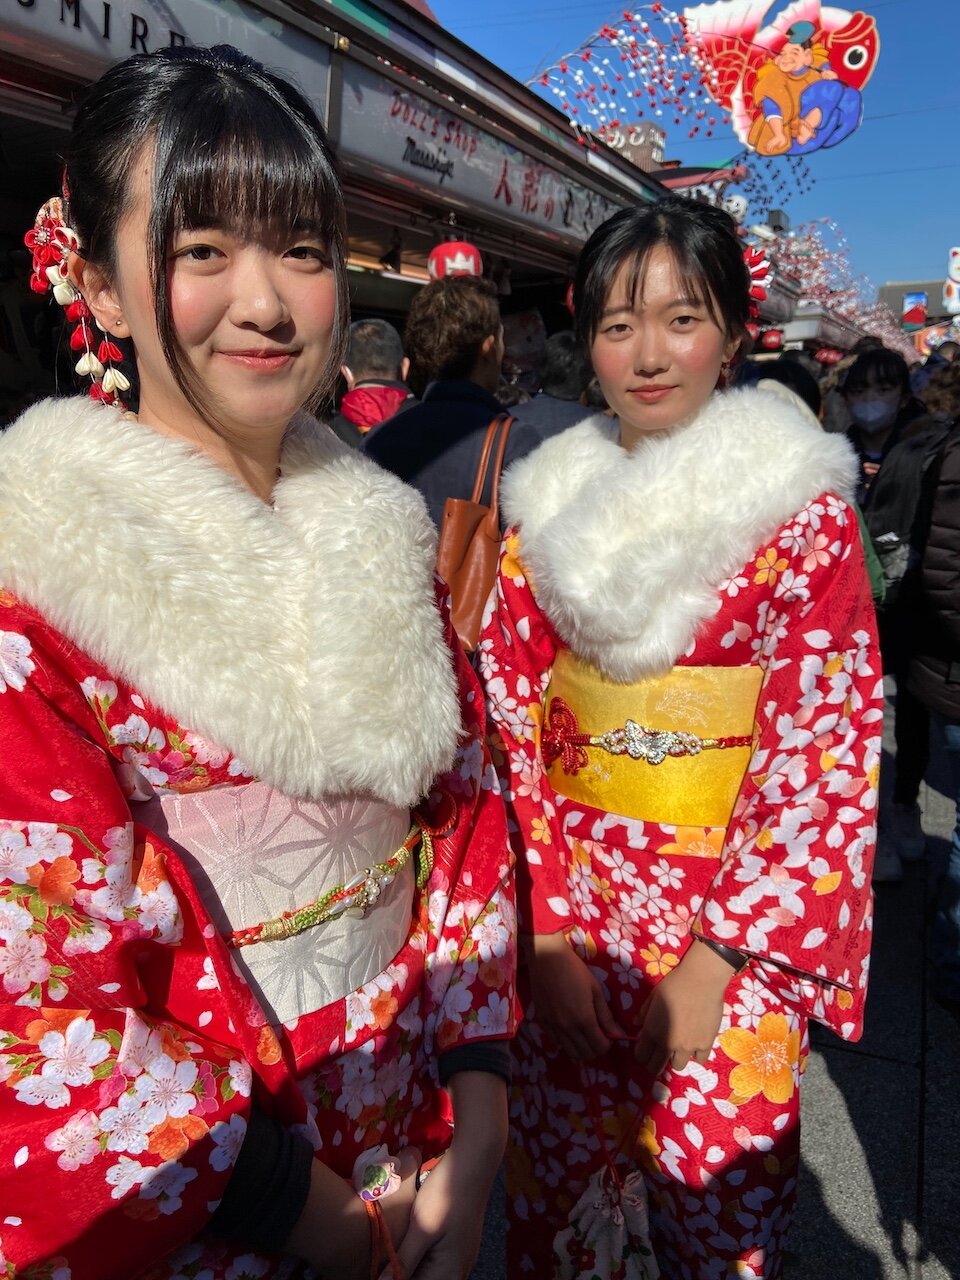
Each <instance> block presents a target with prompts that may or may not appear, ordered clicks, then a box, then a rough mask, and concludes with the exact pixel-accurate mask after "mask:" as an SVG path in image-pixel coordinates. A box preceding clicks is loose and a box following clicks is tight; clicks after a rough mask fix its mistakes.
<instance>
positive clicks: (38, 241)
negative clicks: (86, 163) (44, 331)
mask: <svg viewBox="0 0 960 1280" xmlns="http://www.w3.org/2000/svg"><path fill="white" fill-rule="evenodd" d="M23 242H24V244H25V245H26V246H27V248H28V249H29V250H30V251H31V253H32V254H33V271H32V273H31V275H30V288H31V289H32V290H33V291H34V293H50V292H52V293H53V296H54V298H55V299H56V301H57V302H59V304H60V305H61V307H63V308H64V310H65V311H66V315H67V320H68V322H69V323H70V324H72V325H75V326H76V327H75V328H74V330H73V332H72V333H71V335H70V349H71V350H72V351H77V352H80V357H79V359H78V360H77V363H76V365H75V366H74V367H75V369H76V371H77V373H78V374H80V376H81V377H86V378H90V379H91V386H90V395H91V397H92V398H93V399H94V400H101V401H103V403H104V404H122V403H123V401H122V398H121V397H122V395H123V392H125V391H129V389H130V382H129V380H128V379H127V378H126V377H125V376H124V374H122V373H121V372H120V370H119V369H115V368H114V364H115V362H117V361H120V360H122V359H123V352H122V351H121V350H120V348H119V347H118V346H117V344H116V343H115V342H111V341H110V339H109V338H108V337H107V336H106V331H105V330H104V329H103V326H102V325H101V324H100V323H99V321H97V320H95V319H94V317H93V313H92V312H91V310H90V308H89V307H88V306H87V303H86V301H85V300H84V298H83V296H82V295H81V294H80V292H79V290H78V289H76V288H75V287H74V285H73V284H71V282H70V278H69V275H68V259H69V257H70V254H71V253H78V252H79V251H80V240H79V238H78V236H77V233H76V232H75V231H74V230H73V228H72V227H68V226H67V224H66V222H65V221H64V216H63V201H62V200H61V198H60V197H59V196H54V197H53V199H52V200H48V201H47V203H46V204H45V205H43V207H42V208H41V209H40V211H39V213H38V214H37V216H36V218H35V220H34V224H33V230H32V231H28V232H27V234H26V235H25V236H24V237H23ZM94 325H96V327H97V328H98V329H100V331H101V333H103V334H104V336H103V337H102V338H101V339H100V340H99V342H96V349H94V343H95V338H96V335H95V334H94V331H93V327H92V326H94Z"/></svg>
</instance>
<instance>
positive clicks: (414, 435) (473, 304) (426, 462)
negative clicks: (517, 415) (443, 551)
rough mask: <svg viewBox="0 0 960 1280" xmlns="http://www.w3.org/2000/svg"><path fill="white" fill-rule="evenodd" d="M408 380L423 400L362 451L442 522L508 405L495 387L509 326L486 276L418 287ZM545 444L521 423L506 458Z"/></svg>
mask: <svg viewBox="0 0 960 1280" xmlns="http://www.w3.org/2000/svg"><path fill="white" fill-rule="evenodd" d="M404 340H405V345H406V349H407V355H408V356H409V358H410V374H409V377H410V384H411V386H412V387H413V389H414V390H415V391H420V389H421V388H424V387H425V388H426V389H425V390H424V391H423V399H422V401H421V403H420V404H418V405H415V406H414V407H413V408H412V409H407V410H405V411H404V412H403V413H401V414H400V415H398V416H397V417H394V418H391V419H390V420H389V421H387V422H384V423H381V425H380V426H379V427H376V428H374V430H372V431H371V432H370V434H369V435H368V436H367V437H366V439H365V440H364V442H363V452H364V453H365V454H367V456H368V457H370V458H373V460H374V461H375V462H378V463H379V464H380V465H381V466H382V467H385V468H386V470H387V471H392V472H393V473H394V475H396V476H399V477H400V479H401V480H406V481H407V483H408V484H411V485H413V487H414V488H415V489H419V490H420V492H421V493H422V494H423V496H424V498H425V499H426V501H427V507H428V508H429V511H430V515H431V516H432V517H433V520H434V522H435V523H436V525H437V527H438V528H439V527H440V525H441V523H442V521H443V508H444V504H445V503H446V500H447V498H469V497H470V495H471V493H472V491H473V484H474V480H475V478H476V474H477V467H478V464H479V462H480V454H481V451H482V448H483V440H484V434H485V432H486V429H487V427H488V426H489V424H490V422H491V421H492V420H493V419H494V418H495V417H497V415H498V414H500V413H501V412H502V409H501V406H500V404H499V402H498V401H497V400H496V399H495V398H494V392H495V391H496V389H497V386H498V384H499V381H500V365H501V363H502V361H503V325H502V324H501V323H500V307H499V304H498V302H497V293H496V289H495V288H494V286H493V285H492V284H491V283H490V281H488V280H484V279H481V278H479V277H477V276H454V277H452V278H450V277H447V278H445V279H443V280H434V281H433V282H432V283H431V284H428V285H426V286H425V287H424V288H423V289H421V291H420V292H419V293H418V294H417V296H416V298H414V300H413V304H412V305H411V307H410V313H409V315H408V317H407V326H406V330H405V335H404ZM537 444H539V437H538V436H537V435H536V433H535V432H533V431H530V430H526V431H525V430H524V429H522V428H521V427H520V426H519V424H516V425H514V427H513V428H512V429H511V431H510V437H509V440H508V443H507V451H506V454H505V457H504V465H507V464H509V463H510V462H513V461H515V460H516V459H517V458H519V457H523V456H524V454H526V453H529V452H530V451H531V450H532V449H534V448H535V447H536V446H537Z"/></svg>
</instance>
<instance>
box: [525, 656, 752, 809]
mask: <svg viewBox="0 0 960 1280" xmlns="http://www.w3.org/2000/svg"><path fill="white" fill-rule="evenodd" d="M762 680H763V672H762V671H761V670H760V669H759V668H758V667H674V668H673V670H672V671H670V672H668V674H667V675H665V676H660V677H657V678H655V679H651V680H642V681H640V682H638V683H636V684H628V685H622V684H615V683H614V682H613V681H611V680H608V679H607V678H606V677H605V676H603V675H602V674H601V673H600V672H599V671H598V670H596V668H594V667H592V666H590V665H589V664H588V663H586V662H583V661H581V660H580V659H579V658H577V657H575V656H574V655H573V654H572V653H571V652H570V651H569V650H563V651H561V652H560V653H559V654H558V655H557V660H556V662H555V664H554V668H553V673H552V676H551V680H550V687H549V689H548V691H547V701H546V716H545V721H544V728H543V732H542V735H541V753H542V756H543V763H544V766H545V767H546V770H547V774H548V777H549V778H550V781H551V784H552V785H553V788H554V790H555V791H557V792H558V793H559V794H560V795H564V796H567V797H568V798H569V799H571V800H576V801H577V802H579V803H581V804H589V805H592V806H593V807H594V808H598V809H604V810H606V811H608V812H611V813H620V814H623V815H624V816H625V817H629V818H639V819H641V820H643V821H649V822H663V823H670V824H675V825H677V826H696V827H719V826H726V825H727V823H728V822H729V820H730V815H731V813H732V812H733V806H734V804H735V803H736V798H737V795H738V793H739V790H740V786H741V784H742V781H743V775H744V773H745V772H746V768H747V765H748V764H749V761H750V750H751V745H752V742H753V730H754V719H755V715H756V706H757V699H758V697H759V694H760V685H761V683H762ZM649 766H655V768H650V767H649Z"/></svg>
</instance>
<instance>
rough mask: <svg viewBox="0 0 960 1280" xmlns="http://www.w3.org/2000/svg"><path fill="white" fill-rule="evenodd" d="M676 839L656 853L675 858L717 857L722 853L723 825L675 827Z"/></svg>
mask: <svg viewBox="0 0 960 1280" xmlns="http://www.w3.org/2000/svg"><path fill="white" fill-rule="evenodd" d="M674 834H675V835H676V840H675V841H674V843H673V844H665V845H663V846H661V848H660V849H658V850H657V852H658V853H662V854H665V855H666V856H668V857H669V856H671V855H672V856H673V857H675V858H719V857H720V855H721V854H722V853H723V838H724V836H725V835H726V832H725V830H724V828H723V827H677V829H676V832H675V833H674Z"/></svg>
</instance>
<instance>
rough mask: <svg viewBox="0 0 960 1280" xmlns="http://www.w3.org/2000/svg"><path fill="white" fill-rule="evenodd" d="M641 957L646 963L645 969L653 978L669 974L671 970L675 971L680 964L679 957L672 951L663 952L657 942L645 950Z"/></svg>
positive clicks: (642, 951)
mask: <svg viewBox="0 0 960 1280" xmlns="http://www.w3.org/2000/svg"><path fill="white" fill-rule="evenodd" d="M640 955H641V957H642V958H643V959H644V960H645V961H646V964H645V965H644V968H645V969H646V971H647V973H649V975H650V977H651V978H659V977H661V976H662V975H663V974H665V973H669V972H670V970H671V969H675V968H676V966H677V965H678V964H679V963H680V957H679V956H675V955H674V954H673V952H672V951H666V952H664V951H661V950H660V948H659V947H658V946H657V944H656V943H655V942H651V943H650V946H649V947H645V948H643V949H642V950H641V952H640Z"/></svg>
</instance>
